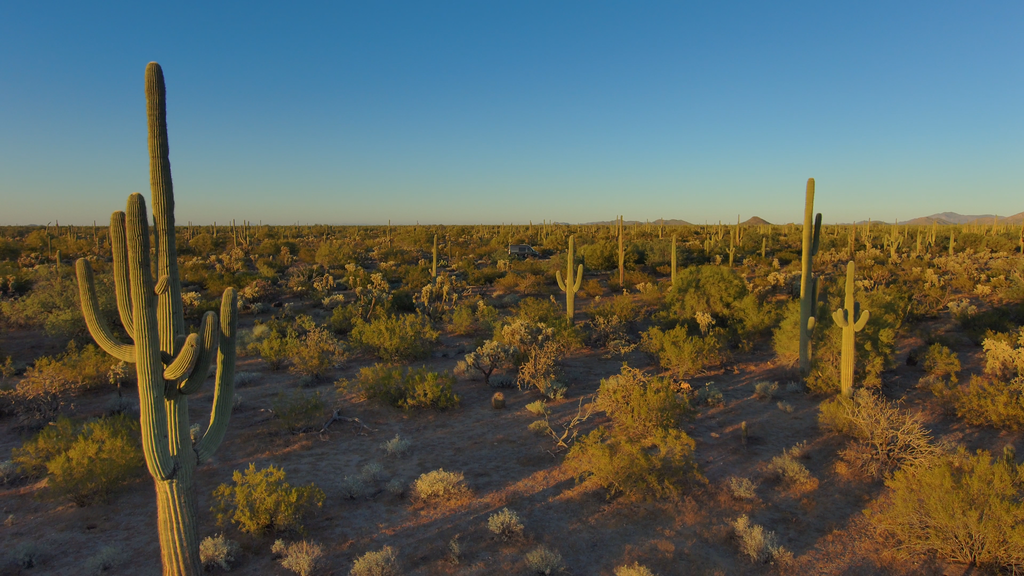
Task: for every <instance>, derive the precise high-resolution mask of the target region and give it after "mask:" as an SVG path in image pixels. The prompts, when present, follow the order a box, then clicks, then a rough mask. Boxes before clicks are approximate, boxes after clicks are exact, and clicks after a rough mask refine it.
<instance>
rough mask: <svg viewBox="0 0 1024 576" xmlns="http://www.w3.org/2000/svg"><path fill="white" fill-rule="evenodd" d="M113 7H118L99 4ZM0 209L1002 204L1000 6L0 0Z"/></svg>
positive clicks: (294, 215) (1010, 50)
mask: <svg viewBox="0 0 1024 576" xmlns="http://www.w3.org/2000/svg"><path fill="white" fill-rule="evenodd" d="M118 4H121V5H118ZM0 54H2V56H0V224H16V223H19V224H27V223H43V224H45V223H46V222H48V221H54V220H59V221H60V222H61V223H62V224H65V223H71V224H87V223H88V224H91V223H92V221H93V220H97V221H99V222H101V223H104V222H107V221H108V219H109V216H110V213H111V212H112V211H114V210H118V209H121V210H123V209H124V206H125V199H126V198H127V196H128V194H129V193H131V192H144V193H145V194H146V195H147V196H148V194H149V176H148V156H147V150H146V122H145V98H144V94H143V72H144V70H145V66H146V63H147V62H149V61H151V60H155V61H157V62H160V64H161V65H162V66H163V69H164V74H165V77H166V80H167V87H168V95H167V100H168V124H169V133H170V151H171V166H172V173H173V176H174V187H175V197H176V206H177V210H176V212H177V221H178V222H179V223H184V222H186V221H188V220H191V221H193V222H196V223H209V222H212V221H214V220H216V221H218V222H225V221H227V220H230V219H231V218H235V219H237V220H242V219H249V220H252V221H254V222H255V221H259V220H262V221H263V222H265V223H266V222H270V223H276V224H286V223H292V222H296V221H299V222H303V223H306V222H309V223H314V222H318V223H329V224H359V223H383V222H387V220H388V219H391V220H392V221H393V222H394V223H413V222H415V221H417V220H418V221H420V222H421V223H428V222H430V223H435V222H441V223H477V222H491V223H497V222H509V221H516V222H522V223H525V222H527V221H528V220H531V219H532V220H533V221H534V222H539V221H541V220H542V219H548V220H555V221H567V222H586V221H595V220H610V219H612V218H614V216H615V215H616V214H623V215H625V217H626V218H627V219H639V220H641V221H642V220H644V219H651V220H655V219H657V218H661V217H664V218H682V219H685V220H688V221H691V222H701V223H702V222H704V221H705V220H707V221H718V220H724V221H735V219H736V216H737V214H739V215H741V216H742V217H743V219H746V218H747V217H749V216H752V215H758V216H761V217H763V218H766V219H767V220H769V221H772V222H789V221H798V220H800V219H801V218H802V213H803V208H802V206H803V193H804V185H805V182H806V179H807V178H808V177H811V176H813V177H814V178H815V179H816V181H817V192H818V193H817V204H816V208H817V209H818V210H819V211H821V212H822V213H823V215H824V220H825V222H837V221H838V222H847V221H851V220H854V219H856V220H861V219H866V218H869V217H870V218H872V219H875V220H886V221H892V220H893V219H894V218H899V219H900V220H907V219H909V218H911V217H916V216H925V215H928V214H932V213H935V212H942V211H947V210H948V211H955V212H960V213H962V214H982V213H995V214H1001V215H1004V216H1005V215H1009V214H1013V213H1016V212H1020V211H1022V210H1024V2H1021V1H1020V0H1012V1H1002V2H1000V1H992V2H963V1H957V2H947V1H941V0H940V1H934V0H931V1H927V2H916V1H915V2H909V1H907V2H904V1H897V2H893V1H891V0H890V1H885V2H874V1H862V2H847V3H845V5H844V4H842V3H838V2H821V1H815V2H803V3H795V2H747V3H740V2H627V1H622V2H599V1H592V0H590V1H579V2H568V1H552V0H543V1H515V2H492V1H486V0H466V1H454V0H451V1H449V0H437V1H433V0H417V1H410V2H387V1H382V2H325V3H322V4H318V5H317V4H313V3H306V2H294V3H292V2H260V1H248V2H236V3H232V2H219V1H218V2H201V3H200V2H138V1H133V2H123V3H115V2H46V1H39V2H15V1H9V2H2V3H0Z"/></svg>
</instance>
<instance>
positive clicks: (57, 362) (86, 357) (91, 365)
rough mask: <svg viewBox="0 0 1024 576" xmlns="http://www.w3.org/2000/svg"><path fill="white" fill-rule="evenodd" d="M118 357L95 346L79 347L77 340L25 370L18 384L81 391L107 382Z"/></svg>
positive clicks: (66, 391)
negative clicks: (60, 351)
mask: <svg viewBox="0 0 1024 576" xmlns="http://www.w3.org/2000/svg"><path fill="white" fill-rule="evenodd" d="M115 363H116V361H115V360H114V359H113V358H111V357H110V356H109V355H108V354H107V353H105V352H103V351H102V350H100V349H99V348H97V347H96V346H94V345H92V344H88V345H86V346H85V347H83V348H79V347H78V346H77V345H76V344H75V342H74V341H72V342H71V343H70V344H68V348H67V350H66V351H65V352H64V353H63V354H60V355H58V356H43V357H41V358H39V359H37V360H36V362H35V365H33V366H32V367H30V368H29V369H28V370H26V371H25V379H24V380H22V381H21V383H20V384H19V387H25V388H35V387H42V388H49V389H54V390H56V391H58V392H61V393H78V392H81V391H84V390H91V389H93V388H99V387H101V386H105V385H106V384H107V383H108V381H107V373H108V372H109V371H110V367H111V366H113V365H114V364H115Z"/></svg>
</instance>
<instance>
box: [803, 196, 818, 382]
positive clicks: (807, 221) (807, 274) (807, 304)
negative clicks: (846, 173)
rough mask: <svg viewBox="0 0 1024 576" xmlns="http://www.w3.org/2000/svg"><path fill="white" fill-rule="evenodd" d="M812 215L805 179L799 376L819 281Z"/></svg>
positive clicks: (806, 362) (807, 361) (807, 356)
mask: <svg viewBox="0 0 1024 576" xmlns="http://www.w3.org/2000/svg"><path fill="white" fill-rule="evenodd" d="M813 213H814V178H808V179H807V196H806V199H805V202H804V230H803V244H802V245H803V254H802V256H801V258H800V373H801V374H803V375H804V376H806V375H807V373H808V372H810V370H811V332H812V331H813V330H814V323H815V320H814V313H815V310H816V309H817V306H818V279H817V278H815V277H814V275H813V271H812V267H813V262H814V255H815V254H817V253H818V242H819V240H820V239H821V213H820V212H819V213H818V215H817V216H815V217H814V226H813V228H812V226H811V215H812V214H813Z"/></svg>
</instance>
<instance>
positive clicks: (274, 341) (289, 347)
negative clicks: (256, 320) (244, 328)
mask: <svg viewBox="0 0 1024 576" xmlns="http://www.w3.org/2000/svg"><path fill="white" fill-rule="evenodd" d="M253 331H254V332H256V330H255V329H254V330H253ZM296 345H297V340H296V338H295V336H294V335H293V334H292V335H284V334H280V333H278V332H276V331H271V332H270V333H268V334H267V335H266V337H265V338H262V339H260V340H257V341H256V342H254V343H253V344H252V348H253V349H255V351H256V353H257V354H259V355H260V358H262V359H263V361H264V362H266V363H267V366H269V367H270V369H271V370H280V369H281V367H282V366H284V363H285V362H287V361H288V359H289V358H290V357H291V356H292V351H293V350H294V349H295V347H296Z"/></svg>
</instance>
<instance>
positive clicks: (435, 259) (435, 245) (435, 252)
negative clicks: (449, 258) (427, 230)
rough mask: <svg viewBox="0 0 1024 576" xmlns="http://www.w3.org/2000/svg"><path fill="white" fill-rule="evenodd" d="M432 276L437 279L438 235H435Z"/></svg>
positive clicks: (431, 266)
mask: <svg viewBox="0 0 1024 576" xmlns="http://www.w3.org/2000/svg"><path fill="white" fill-rule="evenodd" d="M430 276H431V277H432V278H437V234H434V261H433V263H432V264H431V265H430Z"/></svg>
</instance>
